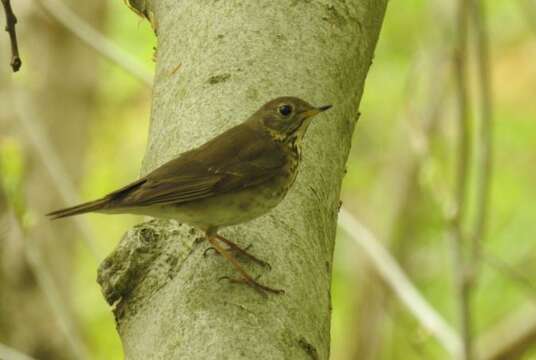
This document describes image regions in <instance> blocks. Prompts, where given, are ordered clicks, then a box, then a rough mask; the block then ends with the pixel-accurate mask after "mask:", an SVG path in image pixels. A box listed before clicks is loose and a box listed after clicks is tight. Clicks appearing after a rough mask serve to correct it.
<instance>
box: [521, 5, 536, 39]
mask: <svg viewBox="0 0 536 360" xmlns="http://www.w3.org/2000/svg"><path fill="white" fill-rule="evenodd" d="M518 4H519V5H520V9H521V12H522V13H523V16H524V17H525V18H526V19H527V22H528V24H529V26H530V28H531V29H532V31H533V32H535V33H536V3H535V2H534V1H533V0H519V2H518Z"/></svg>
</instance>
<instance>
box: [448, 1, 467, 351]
mask: <svg viewBox="0 0 536 360" xmlns="http://www.w3.org/2000/svg"><path fill="white" fill-rule="evenodd" d="M468 1H469V0H458V10H457V11H458V12H457V16H456V29H457V44H456V48H455V50H454V53H453V57H454V59H453V60H454V66H455V79H456V95H457V102H458V150H457V159H456V160H457V170H456V182H455V200H454V206H453V209H452V211H451V212H450V216H449V220H450V225H449V227H450V229H449V231H448V238H449V239H450V242H451V244H452V253H453V262H454V265H453V270H454V276H455V281H456V289H457V292H458V301H459V312H460V313H459V318H460V327H461V336H462V340H463V353H462V359H464V360H471V359H473V354H472V329H471V326H472V319H471V288H472V269H471V268H470V265H471V264H470V263H469V262H467V261H466V260H465V256H464V243H465V236H464V232H463V220H464V215H465V212H464V211H465V198H466V194H467V187H468V180H469V158H470V141H471V126H470V119H469V101H468V96H469V95H468V89H467V86H468V77H467V57H468V51H467V43H468V25H469V24H468V23H469V12H468V11H469V2H468Z"/></svg>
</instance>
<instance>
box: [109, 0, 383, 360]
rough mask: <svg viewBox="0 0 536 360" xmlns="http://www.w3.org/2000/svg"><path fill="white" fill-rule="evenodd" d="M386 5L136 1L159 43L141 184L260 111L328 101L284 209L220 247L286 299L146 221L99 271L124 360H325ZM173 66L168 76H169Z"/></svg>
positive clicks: (167, 227)
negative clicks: (344, 222)
mask: <svg viewBox="0 0 536 360" xmlns="http://www.w3.org/2000/svg"><path fill="white" fill-rule="evenodd" d="M385 6H386V1H379V0H363V1H357V0H354V1H342V0H340V1H335V0H333V1H329V2H324V1H300V0H288V1H285V0H280V1H273V0H259V1H214V2H210V3H209V2H204V1H202V2H201V1H180V2H177V1H172V0H162V1H153V2H152V3H147V2H145V3H144V7H145V9H149V11H150V13H152V14H154V17H155V21H154V23H155V24H156V26H157V32H158V54H157V70H156V77H155V87H154V95H153V96H154V98H153V109H152V122H151V129H150V135H149V144H148V148H147V154H146V157H145V160H144V166H143V173H146V172H147V171H149V170H151V169H153V168H155V167H156V166H158V165H160V164H162V163H163V162H165V161H167V160H169V159H170V158H173V157H174V156H176V155H177V154H179V153H180V152H183V151H185V150H188V149H190V148H192V147H195V146H198V145H200V144H202V143H203V142H205V141H206V140H208V139H210V138H211V137H213V136H215V135H217V134H218V133H220V132H222V131H223V130H225V129H227V128H229V127H231V126H233V125H235V124H237V123H239V122H241V121H243V120H244V119H245V118H246V117H247V116H248V115H250V114H251V113H253V111H254V110H256V108H257V107H259V106H260V105H262V104H263V103H265V102H266V101H268V100H270V99H272V98H275V97H277V96H283V95H293V96H299V97H301V98H303V99H305V100H307V101H309V102H311V103H313V104H317V105H321V104H325V103H332V104H333V105H334V108H333V109H331V110H330V111H329V112H328V113H326V114H323V115H322V116H319V117H318V118H317V119H316V120H315V122H314V124H313V125H312V126H311V127H310V129H309V132H308V135H307V137H306V140H305V144H304V151H303V164H302V166H301V171H300V174H299V176H298V179H297V181H296V184H295V185H294V187H293V188H292V189H291V191H290V192H289V194H288V196H287V198H286V199H285V200H284V201H283V203H281V204H280V205H279V206H278V207H277V208H276V209H275V210H274V211H272V212H271V213H270V214H269V215H267V216H264V217H261V218H259V219H257V220H255V221H252V222H250V223H248V224H243V225H240V226H236V227H232V228H227V229H224V230H223V231H222V234H223V235H225V236H226V237H228V238H230V239H233V240H235V241H237V242H238V243H240V244H242V245H247V244H250V243H251V244H253V247H252V249H251V251H252V252H253V253H254V254H255V255H257V256H259V257H261V258H263V259H265V260H267V261H269V262H270V263H271V265H272V270H271V271H267V270H265V269H261V268H258V267H255V265H254V264H245V266H246V268H247V269H248V270H249V271H250V272H252V273H254V274H256V275H257V274H258V275H260V278H259V281H262V282H263V283H265V284H268V285H270V286H273V287H281V288H283V289H285V291H286V293H285V294H284V295H279V296H278V295H269V296H268V297H267V298H264V297H262V296H260V295H259V294H258V293H257V292H255V291H253V290H252V289H251V288H248V287H245V286H242V285H236V284H230V283H228V282H226V281H218V278H219V277H221V276H223V275H230V276H235V275H236V274H235V273H234V271H233V269H232V268H231V267H230V266H229V265H228V264H227V263H226V262H225V261H224V259H222V258H221V257H218V256H214V255H211V256H208V257H207V258H204V257H203V250H205V249H206V247H207V246H208V245H207V243H206V242H202V241H196V239H199V240H202V239H203V237H202V234H201V233H199V232H196V231H191V230H190V228H189V227H188V226H186V225H179V224H177V223H175V222H164V221H159V220H154V221H151V222H149V223H145V224H141V225H139V226H137V227H136V228H134V229H133V230H131V231H130V232H129V233H128V234H127V235H126V236H125V237H124V238H123V240H122V241H121V243H120V244H119V247H118V249H117V250H116V251H115V252H114V253H112V254H111V255H110V256H109V257H108V258H107V259H106V260H105V261H104V262H103V264H102V265H101V268H100V271H99V282H100V283H101V285H102V287H103V292H104V294H105V296H106V297H107V299H108V301H109V302H116V303H117V304H116V309H115V315H116V319H117V323H118V330H119V334H120V336H121V338H122V341H123V347H124V350H125V353H126V356H127V358H128V359H149V358H150V359H327V358H328V357H329V343H330V337H329V333H330V297H331V296H330V280H331V269H332V253H333V245H334V238H335V230H336V219H337V212H338V208H339V192H340V185H341V180H342V177H343V175H344V173H345V163H346V158H347V154H348V151H349V149H350V141H351V136H352V132H353V129H354V125H355V122H356V120H357V117H358V105H359V100H360V98H361V94H362V90H363V84H364V80H365V76H366V74H367V71H368V68H369V65H370V64H371V62H372V56H373V51H374V47H375V44H376V41H377V37H378V33H379V30H380V26H381V22H382V19H383V14H384V11H385ZM179 64H180V68H179V70H176V69H177V67H178V66H179Z"/></svg>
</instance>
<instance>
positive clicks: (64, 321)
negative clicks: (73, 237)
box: [8, 215, 89, 359]
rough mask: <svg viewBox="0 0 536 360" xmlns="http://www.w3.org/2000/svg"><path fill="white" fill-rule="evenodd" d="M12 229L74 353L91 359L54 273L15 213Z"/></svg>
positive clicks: (79, 357) (12, 217) (78, 357)
mask: <svg viewBox="0 0 536 360" xmlns="http://www.w3.org/2000/svg"><path fill="white" fill-rule="evenodd" d="M10 229H11V232H12V236H13V237H14V238H15V239H16V240H17V241H20V242H22V245H23V248H24V252H25V255H26V259H27V260H28V264H29V265H30V267H31V269H32V272H33V274H34V276H35V277H36V279H37V283H38V284H39V287H40V288H41V291H43V294H44V295H45V298H46V300H47V301H48V303H49V305H50V307H51V309H52V312H53V313H54V316H55V317H56V319H57V321H58V325H59V327H60V329H61V331H62V333H63V335H64V336H65V339H66V340H67V343H68V344H69V346H70V347H71V351H72V352H73V355H74V356H75V358H76V359H89V351H88V349H87V348H86V346H85V345H84V344H83V342H82V341H81V340H80V337H79V336H78V335H77V331H76V326H75V325H74V321H73V320H72V319H71V317H70V316H69V315H68V314H67V312H66V311H65V309H66V307H65V304H63V301H62V300H61V296H60V295H59V291H58V289H57V287H56V285H55V284H54V279H53V277H52V275H51V274H50V272H49V271H48V268H47V267H46V265H45V263H44V261H43V259H42V257H41V254H40V253H39V251H38V250H37V248H36V246H35V245H34V244H30V243H28V242H27V241H25V239H24V231H23V229H22V227H21V225H20V223H19V221H18V220H17V219H16V217H15V216H14V215H13V216H11V226H10ZM8 359H9V358H8Z"/></svg>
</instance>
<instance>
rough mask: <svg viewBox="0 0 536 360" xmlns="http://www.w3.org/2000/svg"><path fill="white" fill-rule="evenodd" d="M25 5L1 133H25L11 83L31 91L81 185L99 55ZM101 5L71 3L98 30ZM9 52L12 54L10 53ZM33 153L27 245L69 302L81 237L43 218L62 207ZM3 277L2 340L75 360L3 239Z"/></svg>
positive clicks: (20, 257) (28, 154) (27, 176)
mask: <svg viewBox="0 0 536 360" xmlns="http://www.w3.org/2000/svg"><path fill="white" fill-rule="evenodd" d="M24 4H25V3H24V2H20V3H19V4H17V3H14V4H13V6H14V7H15V10H16V11H17V16H18V17H19V25H18V27H17V31H18V33H19V45H20V47H21V51H22V55H23V57H24V58H23V61H24V65H23V67H22V69H21V72H20V73H17V74H15V75H14V74H10V73H7V71H4V70H9V69H8V68H7V64H8V63H6V62H5V61H4V60H5V59H2V60H3V61H2V62H1V64H0V66H2V67H3V68H5V69H2V70H3V71H1V74H0V78H3V80H2V81H0V84H2V90H3V91H5V96H4V99H3V100H6V98H7V97H9V98H10V101H8V102H6V103H5V104H6V108H5V109H4V110H5V112H3V113H2V114H0V122H2V123H3V124H2V125H1V128H2V129H4V130H5V132H4V134H6V133H8V134H11V135H12V136H15V135H16V134H17V132H21V131H22V130H21V127H20V126H18V123H20V121H19V120H18V119H17V117H16V114H15V112H14V111H13V106H14V104H13V98H11V96H10V93H9V91H10V90H12V89H9V88H7V89H6V85H7V84H13V85H14V86H15V87H17V88H23V87H24V86H26V87H25V88H24V91H27V92H28V94H29V95H30V96H28V99H29V101H30V102H31V106H32V107H33V108H34V109H35V114H36V116H38V119H36V120H38V121H40V122H41V123H42V125H43V128H44V129H45V131H46V133H47V136H48V137H49V138H50V140H51V143H52V144H53V145H54V146H55V147H56V149H57V150H58V153H59V154H60V156H61V160H62V161H63V162H64V164H65V167H66V169H67V170H68V172H69V174H70V175H72V176H73V180H74V181H75V182H76V183H78V182H79V180H80V179H81V175H82V164H83V162H82V161H81V160H82V159H83V158H84V152H85V148H86V144H87V142H86V141H87V139H88V136H87V134H88V131H87V129H88V125H89V123H90V116H91V112H92V109H93V107H94V96H95V90H96V85H97V80H98V77H97V61H96V57H95V54H94V53H93V52H92V50H91V49H89V48H87V46H85V45H84V44H82V43H81V42H80V41H79V40H78V39H77V38H75V37H74V36H72V34H70V33H69V31H68V30H66V29H65V28H63V27H62V26H61V25H59V24H57V23H56V22H54V20H51V19H48V18H46V17H44V16H43V14H42V13H40V12H39V11H38V10H37V9H38V8H37V7H35V4H32V5H31V7H30V6H29V5H28V4H26V5H27V6H26V7H25V6H24ZM103 4H104V3H103V2H102V1H92V2H87V3H83V4H82V3H79V2H75V1H69V5H72V6H73V9H75V10H76V12H77V13H78V14H80V15H81V16H82V17H84V18H85V19H86V20H87V21H89V22H91V23H92V24H94V25H97V24H102V21H103V16H104V6H103ZM19 5H20V6H19ZM74 5H76V6H74ZM25 11H26V12H25ZM1 36H2V37H3V36H4V34H1ZM5 45H7V44H4V43H2V55H4V54H3V53H4V49H8V47H7V46H5ZM5 53H6V55H8V51H7V50H6V51H5ZM2 58H3V56H2ZM7 77H12V79H11V81H6V80H7V79H6V78H7ZM25 80H26V81H25ZM8 110H11V111H8ZM34 120H35V119H34ZM19 135H20V136H18V137H17V139H25V135H24V134H22V133H19ZM22 142H24V140H22ZM34 151H35V150H33V149H32V148H31V146H28V147H26V148H25V149H24V156H25V161H24V166H25V168H24V177H23V182H24V184H23V185H24V191H25V192H26V193H25V196H24V197H25V205H24V206H25V210H26V211H27V213H28V214H30V215H33V216H31V218H32V219H34V222H33V225H34V226H32V227H31V228H30V229H28V234H27V235H28V238H27V239H25V240H26V241H28V242H30V243H31V244H32V245H31V246H35V247H38V248H39V252H40V254H42V258H43V259H44V260H45V261H46V264H47V268H48V269H49V270H50V271H51V273H52V275H53V277H54V280H55V283H56V285H57V288H58V289H59V290H60V291H61V294H60V295H61V296H62V297H63V299H64V300H65V303H67V304H68V303H69V301H68V298H69V282H70V281H71V274H72V271H71V269H72V259H73V250H74V246H75V244H76V242H75V239H76V237H77V236H78V234H77V233H76V231H75V230H74V228H73V226H72V225H70V224H68V223H63V224H61V223H54V224H51V223H50V221H48V220H47V219H46V218H45V217H44V216H43V214H45V213H46V212H48V211H50V210H51V209H55V208H58V207H61V206H65V204H64V203H63V202H62V201H61V198H60V196H59V193H58V191H57V188H56V185H55V184H54V183H53V181H52V180H51V178H50V176H49V175H48V170H47V169H46V168H45V166H44V164H43V163H42V162H41V161H40V159H39V156H38V155H37V154H36V153H35V152H34ZM0 216H1V214H0ZM3 230H4V231H6V229H3ZM0 273H1V274H0V278H2V281H1V283H0V294H1V296H0V319H2V321H1V322H0V341H1V342H4V343H6V344H9V345H11V346H13V347H15V348H17V349H19V350H21V351H23V352H26V353H28V354H30V355H32V356H34V357H36V358H38V359H41V360H46V359H54V360H57V359H71V358H73V355H72V354H71V353H70V351H69V347H68V346H67V345H66V342H65V336H64V334H62V332H61V331H60V330H59V327H58V323H57V321H56V320H57V319H56V318H55V317H54V315H53V312H52V311H51V310H50V305H49V304H48V303H47V301H46V297H45V296H44V295H43V292H42V290H41V289H40V288H39V286H38V284H37V283H36V279H35V276H34V275H33V274H32V269H31V268H30V267H29V265H28V263H27V261H26V257H25V255H24V250H23V247H21V246H20V244H19V245H18V246H17V245H15V244H13V242H11V243H10V242H9V241H7V240H6V241H5V242H0ZM66 312H69V309H66Z"/></svg>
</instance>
